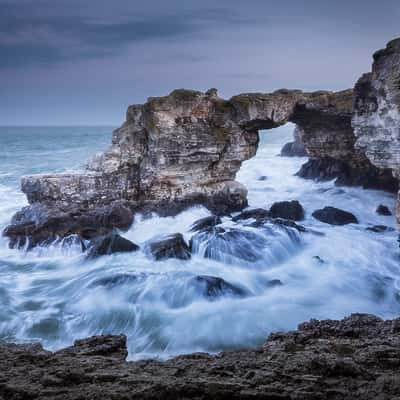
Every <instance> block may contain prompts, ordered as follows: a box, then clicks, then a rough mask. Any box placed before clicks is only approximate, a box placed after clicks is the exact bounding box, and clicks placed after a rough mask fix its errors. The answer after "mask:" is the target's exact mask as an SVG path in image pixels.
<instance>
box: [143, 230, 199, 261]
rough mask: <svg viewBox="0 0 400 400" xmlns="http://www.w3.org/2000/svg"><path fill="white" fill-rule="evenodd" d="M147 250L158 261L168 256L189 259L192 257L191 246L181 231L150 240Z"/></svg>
mask: <svg viewBox="0 0 400 400" xmlns="http://www.w3.org/2000/svg"><path fill="white" fill-rule="evenodd" d="M146 251H147V252H149V253H150V254H151V256H152V257H153V258H154V259H155V260H156V261H159V260H165V259H168V258H178V259H180V260H189V259H190V258H191V252H190V248H189V246H188V245H187V243H186V242H185V240H184V238H183V236H182V234H181V233H175V234H173V235H169V236H166V237H163V238H158V239H155V240H152V241H150V242H149V243H148V244H147V245H146Z"/></svg>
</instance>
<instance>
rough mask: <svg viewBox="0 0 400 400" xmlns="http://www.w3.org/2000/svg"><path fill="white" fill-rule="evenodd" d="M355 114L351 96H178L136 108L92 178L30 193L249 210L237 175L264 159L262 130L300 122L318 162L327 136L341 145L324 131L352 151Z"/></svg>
mask: <svg viewBox="0 0 400 400" xmlns="http://www.w3.org/2000/svg"><path fill="white" fill-rule="evenodd" d="M351 111H352V91H351V90H348V91H343V92H337V93H333V92H315V93H304V92H302V91H299V90H279V91H276V92H273V93H267V94H263V93H250V94H241V95H238V96H234V97H232V98H231V99H229V100H224V99H222V98H220V97H218V95H217V92H216V90H215V89H211V90H209V91H207V92H206V93H202V92H198V91H192V90H183V89H181V90H175V91H173V92H172V93H171V94H169V95H168V96H165V97H156V98H149V99H148V101H147V102H146V103H145V104H143V105H132V106H130V107H129V108H128V111H127V115H126V121H125V122H124V124H123V125H122V126H121V127H120V128H119V129H116V130H115V131H114V134H113V140H112V146H111V147H110V149H109V150H108V151H106V152H105V153H104V154H102V155H100V156H97V157H94V158H93V159H92V160H91V161H90V162H89V164H88V167H87V172H86V173H84V174H73V175H71V174H69V175H47V176H35V177H26V178H24V179H23V180H22V189H23V191H24V192H25V193H26V194H27V196H28V200H29V201H30V202H37V201H39V202H42V203H43V202H44V203H51V204H54V203H57V204H62V205H68V204H71V203H74V204H79V205H80V206H83V207H89V208H90V207H93V206H97V205H104V204H108V203H110V202H112V201H114V200H119V199H123V200H127V201H129V202H130V203H131V206H132V208H134V209H146V210H149V209H154V210H156V211H166V212H169V213H173V212H175V211H178V210H179V209H181V208H183V207H185V206H187V205H189V204H194V203H201V204H204V205H206V206H207V207H209V208H210V209H212V210H214V211H219V212H222V213H223V212H228V211H232V210H235V209H240V208H243V207H244V206H245V205H246V198H245V197H246V191H245V188H243V187H241V185H239V184H238V183H236V182H235V176H236V173H237V171H238V170H239V168H240V166H241V163H242V162H243V161H244V160H247V159H249V158H251V157H252V156H254V154H255V153H256V150H257V145H258V131H259V130H261V129H271V128H274V127H277V126H280V125H283V124H285V123H286V122H289V121H290V122H294V123H295V124H297V125H298V126H299V127H300V128H301V129H300V132H301V135H302V138H303V139H304V144H305V146H306V149H307V151H308V152H309V154H310V155H311V156H313V155H317V152H318V154H320V152H321V138H322V139H323V140H324V141H325V142H326V143H325V144H326V152H329V151H331V150H332V147H334V146H333V143H332V146H329V141H327V140H326V136H327V135H326V134H325V136H322V135H321V133H322V132H328V133H329V134H330V135H331V136H332V137H333V138H338V137H341V138H342V139H341V145H342V147H346V146H352V144H353V138H350V139H349V138H348V136H351V132H350V130H351V125H350V119H351ZM332 142H334V143H336V139H335V140H333V141H332ZM352 152H354V149H353V148H352V147H351V149H350V150H348V151H347V148H346V151H343V149H342V148H340V149H339V150H338V151H337V154H332V156H337V157H339V156H340V155H342V154H343V157H346V158H347V159H348V158H349V157H350V156H349V154H350V153H352ZM352 155H353V154H352Z"/></svg>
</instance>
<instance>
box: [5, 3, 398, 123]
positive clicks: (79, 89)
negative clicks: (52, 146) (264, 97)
mask: <svg viewBox="0 0 400 400" xmlns="http://www.w3.org/2000/svg"><path fill="white" fill-rule="evenodd" d="M399 21H400V0H380V1H376V0H373V1H372V0H346V1H344V0H334V1H330V0H213V1H211V0H201V1H199V0H140V1H139V0H112V1H110V0H84V1H83V0H0V125H114V126H117V125H120V124H121V123H122V122H123V120H124V118H125V111H126V108H127V106H128V105H129V104H134V103H143V102H145V101H146V99H147V97H149V96H162V95H166V94H168V93H169V92H170V91H172V90H173V89H175V88H190V89H197V90H201V91H205V90H207V89H209V88H211V87H216V88H218V89H219V94H220V96H222V97H225V98H229V97H230V96H232V95H234V94H238V93H242V92H254V91H257V92H270V91H273V90H276V89H279V88H293V89H294V88H296V89H303V90H320V89H325V90H341V89H346V88H349V87H353V86H354V83H355V82H356V80H357V79H358V78H359V77H360V76H361V74H362V73H364V72H367V71H369V70H370V68H371V62H372V54H373V52H374V51H376V50H378V49H380V48H382V47H384V46H385V44H386V43H387V42H388V41H389V40H391V39H393V38H395V37H398V36H400V24H399Z"/></svg>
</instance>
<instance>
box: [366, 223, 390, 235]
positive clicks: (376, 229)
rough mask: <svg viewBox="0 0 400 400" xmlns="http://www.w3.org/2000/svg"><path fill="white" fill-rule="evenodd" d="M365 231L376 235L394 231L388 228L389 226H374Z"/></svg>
mask: <svg viewBox="0 0 400 400" xmlns="http://www.w3.org/2000/svg"><path fill="white" fill-rule="evenodd" d="M366 230H367V231H371V232H376V233H381V232H393V231H394V229H393V228H390V227H389V226H386V225H374V226H369V227H368V228H366Z"/></svg>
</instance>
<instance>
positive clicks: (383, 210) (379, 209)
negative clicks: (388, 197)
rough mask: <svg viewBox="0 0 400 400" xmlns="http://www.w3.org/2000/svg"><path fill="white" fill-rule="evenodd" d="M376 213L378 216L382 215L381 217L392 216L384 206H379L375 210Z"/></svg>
mask: <svg viewBox="0 0 400 400" xmlns="http://www.w3.org/2000/svg"><path fill="white" fill-rule="evenodd" d="M376 213H377V214H379V215H383V216H386V217H387V216H390V215H393V214H392V212H391V211H390V210H389V207H387V206H384V205H383V204H380V205H379V206H378V207H377V209H376Z"/></svg>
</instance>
